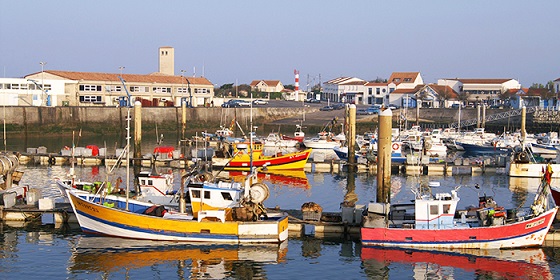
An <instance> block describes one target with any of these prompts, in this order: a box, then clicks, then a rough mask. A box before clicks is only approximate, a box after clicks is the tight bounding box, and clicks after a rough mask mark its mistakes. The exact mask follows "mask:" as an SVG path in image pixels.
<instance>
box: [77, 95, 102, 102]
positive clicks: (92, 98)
mask: <svg viewBox="0 0 560 280" xmlns="http://www.w3.org/2000/svg"><path fill="white" fill-rule="evenodd" d="M80 102H82V103H98V102H101V96H100V95H80Z"/></svg>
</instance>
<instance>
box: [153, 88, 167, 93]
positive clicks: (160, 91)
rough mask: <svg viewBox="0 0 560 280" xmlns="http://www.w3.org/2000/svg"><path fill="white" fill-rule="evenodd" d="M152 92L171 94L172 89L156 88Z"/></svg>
mask: <svg viewBox="0 0 560 280" xmlns="http://www.w3.org/2000/svg"><path fill="white" fill-rule="evenodd" d="M152 90H153V91H154V93H171V88H168V87H154V88H152Z"/></svg>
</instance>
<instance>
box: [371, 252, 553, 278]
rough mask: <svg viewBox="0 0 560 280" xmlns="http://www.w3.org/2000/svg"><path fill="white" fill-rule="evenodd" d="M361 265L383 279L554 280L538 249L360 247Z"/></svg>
mask: <svg viewBox="0 0 560 280" xmlns="http://www.w3.org/2000/svg"><path fill="white" fill-rule="evenodd" d="M362 264H363V267H364V269H365V272H366V274H367V275H368V276H371V277H375V278H383V279H386V278H389V279H391V278H392V277H395V276H396V278H402V279H466V278H470V277H469V275H468V273H474V274H475V275H476V277H475V278H476V279H479V278H484V279H554V276H553V274H552V272H551V271H550V267H549V265H548V262H547V259H546V255H545V254H544V252H543V251H542V249H516V250H474V249H473V250H453V251H422V250H410V249H407V250H404V249H402V250H401V249H384V248H373V247H363V248H362ZM399 264H404V265H407V266H411V268H412V271H410V270H408V269H402V268H401V267H398V268H393V267H395V266H398V265H399ZM391 270H394V273H395V274H391ZM461 270H462V271H461ZM396 273H398V275H396ZM405 273H406V274H405ZM409 273H411V274H409ZM391 276H392V277H391Z"/></svg>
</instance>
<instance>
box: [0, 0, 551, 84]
mask: <svg viewBox="0 0 560 280" xmlns="http://www.w3.org/2000/svg"><path fill="white" fill-rule="evenodd" d="M559 28H560V1H558V0H550V1H471V0H469V1H466V0H465V1H449V0H445V1H412V0H411V1H373V0H367V1H315V0H304V1H298V0H279V1H244V0H237V1H214V0H203V1H186V0H183V1H106V0H99V1H67V0H61V1H15V0H14V1H7V0H0V76H1V77H22V76H24V75H27V74H30V73H34V72H39V71H41V66H40V65H39V62H41V61H45V62H47V65H46V66H45V69H46V70H68V71H84V72H111V73H118V72H119V70H118V69H119V66H124V67H125V69H124V72H125V73H132V74H147V73H151V72H156V71H157V69H158V48H159V47H160V46H172V47H174V48H175V72H176V74H177V75H180V70H181V69H183V70H186V71H187V72H188V73H190V74H191V75H192V73H193V68H196V75H197V76H200V75H202V74H203V73H202V71H203V68H204V76H205V77H207V78H208V79H209V80H210V81H211V82H212V83H215V84H218V85H222V84H224V83H235V81H236V80H237V81H238V83H239V84H243V83H250V82H251V81H252V80H261V79H269V80H281V81H282V83H284V84H293V83H294V77H293V70H294V69H298V70H299V71H300V88H302V89H305V88H306V86H305V85H306V83H307V76H308V75H309V76H310V77H311V79H314V81H318V77H319V75H321V81H322V82H324V81H327V80H329V79H333V78H336V77H340V76H353V77H358V78H361V79H364V80H373V79H375V78H376V77H381V78H389V76H390V75H391V73H392V72H409V71H420V72H421V73H422V76H423V78H424V81H425V82H427V83H433V82H437V79H438V78H454V77H459V78H514V79H518V80H519V81H520V82H521V84H522V85H523V86H524V87H528V86H530V85H531V84H532V83H542V84H544V83H546V82H547V81H549V80H554V79H557V78H560V70H559V65H560V60H559V53H560V42H559V40H560V36H559V35H558V29H559Z"/></svg>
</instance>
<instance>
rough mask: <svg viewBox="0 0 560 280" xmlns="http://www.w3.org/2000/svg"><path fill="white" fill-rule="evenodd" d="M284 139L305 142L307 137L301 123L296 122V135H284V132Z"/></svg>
mask: <svg viewBox="0 0 560 280" xmlns="http://www.w3.org/2000/svg"><path fill="white" fill-rule="evenodd" d="M282 139H284V140H296V141H298V142H299V143H303V140H304V139H305V132H303V130H302V129H301V125H299V124H296V131H295V132H294V136H289V135H284V134H282Z"/></svg>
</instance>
